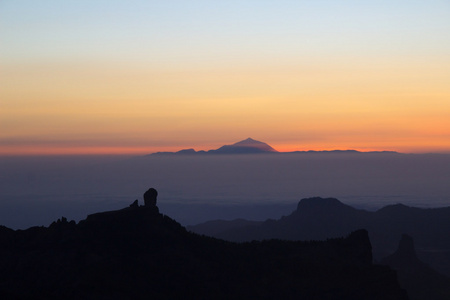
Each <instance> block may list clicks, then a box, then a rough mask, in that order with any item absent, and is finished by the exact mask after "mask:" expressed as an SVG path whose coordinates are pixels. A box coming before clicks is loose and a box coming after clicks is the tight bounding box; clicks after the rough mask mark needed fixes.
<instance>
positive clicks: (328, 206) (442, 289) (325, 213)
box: [188, 197, 450, 299]
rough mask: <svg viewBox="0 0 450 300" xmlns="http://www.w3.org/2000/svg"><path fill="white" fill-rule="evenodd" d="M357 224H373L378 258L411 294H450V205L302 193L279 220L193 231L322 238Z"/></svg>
mask: <svg viewBox="0 0 450 300" xmlns="http://www.w3.org/2000/svg"><path fill="white" fill-rule="evenodd" d="M356 228H364V229H367V230H368V232H369V236H370V240H371V243H372V249H373V254H374V257H375V259H376V260H378V261H383V262H384V263H385V264H387V265H390V266H391V267H393V268H394V269H396V270H397V271H398V272H399V276H400V282H401V284H402V287H404V288H405V289H407V291H408V292H409V294H410V296H411V299H449V297H450V279H449V277H450V238H449V237H450V207H445V208H433V209H422V208H415V207H408V206H405V205H402V204H396V205H389V206H386V207H384V208H381V209H379V210H378V211H375V212H372V211H366V210H361V209H356V208H353V207H351V206H349V205H346V204H344V203H342V202H341V201H339V200H338V199H335V198H320V197H314V198H306V199H302V200H301V201H300V202H299V203H298V206H297V209H296V210H295V211H294V212H292V213H291V214H290V215H288V216H284V217H281V218H280V219H278V220H272V219H269V220H267V221H265V222H254V221H247V222H246V221H245V220H242V219H239V220H235V221H224V220H216V221H209V222H206V223H202V224H199V225H196V226H188V230H190V231H193V232H197V233H200V234H209V235H211V236H214V237H217V238H221V239H225V240H229V241H236V242H245V241H252V240H267V239H274V238H275V239H282V240H322V239H326V238H332V237H339V236H342V234H344V233H345V232H349V231H352V230H355V229H356ZM405 235H406V236H407V237H409V239H408V238H406V237H405ZM402 236H403V239H402V242H401V243H400V247H399V249H398V250H397V251H396V250H395V249H396V246H397V244H398V241H399V239H400V237H402ZM412 239H414V241H415V244H416V247H414V246H413V242H412ZM416 249H417V253H418V256H416ZM394 252H395V254H392V253H394ZM384 257H386V258H384ZM383 258H384V259H383ZM422 260H423V261H424V262H425V263H424V262H422ZM428 265H431V267H432V268H431V267H429V266H428ZM434 269H436V270H438V271H439V272H440V273H438V272H437V271H434ZM442 274H444V275H442ZM445 275H446V276H445Z"/></svg>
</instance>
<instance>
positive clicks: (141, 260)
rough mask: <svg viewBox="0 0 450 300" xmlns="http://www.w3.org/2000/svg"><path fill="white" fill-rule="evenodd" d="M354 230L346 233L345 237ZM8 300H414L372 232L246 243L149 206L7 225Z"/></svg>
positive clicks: (3, 261)
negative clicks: (382, 260) (377, 261)
mask: <svg viewBox="0 0 450 300" xmlns="http://www.w3.org/2000/svg"><path fill="white" fill-rule="evenodd" d="M346 236H347V234H346ZM0 297H1V299H355V300H356V299H407V296H406V293H405V291H404V290H402V289H401V288H400V287H399V285H398V282H397V280H396V275H395V272H394V271H392V270H391V269H390V268H389V267H387V266H381V265H374V264H373V263H372V251H371V244H370V241H369V237H368V233H367V231H365V230H357V231H355V232H353V233H351V234H350V235H348V237H346V238H336V239H329V240H327V241H322V242H318V241H316V242H294V241H281V240H270V241H262V242H251V243H243V244H237V243H232V242H226V241H223V240H218V239H214V238H210V237H206V236H200V235H197V234H194V233H190V232H188V231H187V230H186V229H185V228H184V227H182V226H181V225H180V224H179V223H177V222H176V221H175V220H173V219H171V218H170V217H168V216H165V215H163V214H161V213H159V209H158V207H157V206H155V205H153V203H150V204H148V205H146V206H139V205H138V203H137V202H136V201H135V202H133V204H132V205H130V207H127V208H124V209H121V210H117V211H108V212H103V213H96V214H93V215H89V216H88V217H87V218H86V219H85V220H82V221H80V222H79V223H78V224H77V223H75V222H74V221H70V222H69V221H68V220H67V219H65V218H61V219H59V220H57V221H56V222H53V223H52V224H51V225H50V226H49V227H31V228H29V229H27V230H16V231H15V230H11V229H9V228H6V227H0Z"/></svg>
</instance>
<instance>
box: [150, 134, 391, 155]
mask: <svg viewBox="0 0 450 300" xmlns="http://www.w3.org/2000/svg"><path fill="white" fill-rule="evenodd" d="M258 153H279V154H283V153H285V154H321V153H323V154H325V153H328V154H329V153H333V154H361V153H366V154H377V153H378V154H386V153H390V154H396V153H397V152H395V151H370V152H360V151H357V150H323V151H315V150H308V151H290V152H278V151H277V150H275V149H274V148H272V147H271V146H270V145H268V144H267V143H264V142H260V141H257V140H254V139H252V138H247V139H245V140H242V141H239V142H237V143H234V144H232V145H223V146H222V147H220V148H218V149H211V150H207V151H204V150H200V151H195V150H194V149H192V148H189V149H182V150H179V151H176V152H156V153H152V154H150V155H174V154H175V155H193V154H258Z"/></svg>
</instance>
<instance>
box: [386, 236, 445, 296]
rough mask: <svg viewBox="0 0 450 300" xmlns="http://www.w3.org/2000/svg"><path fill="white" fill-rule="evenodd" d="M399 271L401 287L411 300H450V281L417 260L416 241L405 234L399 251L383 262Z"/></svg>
mask: <svg viewBox="0 0 450 300" xmlns="http://www.w3.org/2000/svg"><path fill="white" fill-rule="evenodd" d="M381 263H382V264H386V265H388V266H390V267H391V268H393V269H394V270H396V271H397V274H398V280H399V282H400V285H401V286H402V287H403V288H405V289H406V290H407V291H408V295H409V297H410V299H415V300H419V299H421V300H427V299H433V300H447V299H450V279H449V278H447V277H445V276H444V275H442V274H440V273H438V272H436V271H435V270H433V269H432V268H430V267H429V266H428V265H426V264H425V263H423V262H422V261H421V260H419V258H417V255H416V250H415V247H414V240H413V238H412V237H410V236H409V235H406V234H403V235H402V238H401V240H400V243H399V245H398V249H397V250H396V251H395V253H393V254H392V255H389V256H387V257H385V258H384V259H382V260H381Z"/></svg>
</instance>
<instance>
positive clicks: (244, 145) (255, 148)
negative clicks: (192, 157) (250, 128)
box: [208, 138, 278, 154]
mask: <svg viewBox="0 0 450 300" xmlns="http://www.w3.org/2000/svg"><path fill="white" fill-rule="evenodd" d="M273 152H278V151H277V150H275V149H273V148H272V147H271V146H269V145H268V144H266V143H263V142H260V141H256V140H254V139H252V138H248V139H246V140H243V141H240V142H237V143H235V144H232V145H225V146H222V147H220V148H219V149H216V150H210V151H208V153H217V154H248V153H273Z"/></svg>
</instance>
